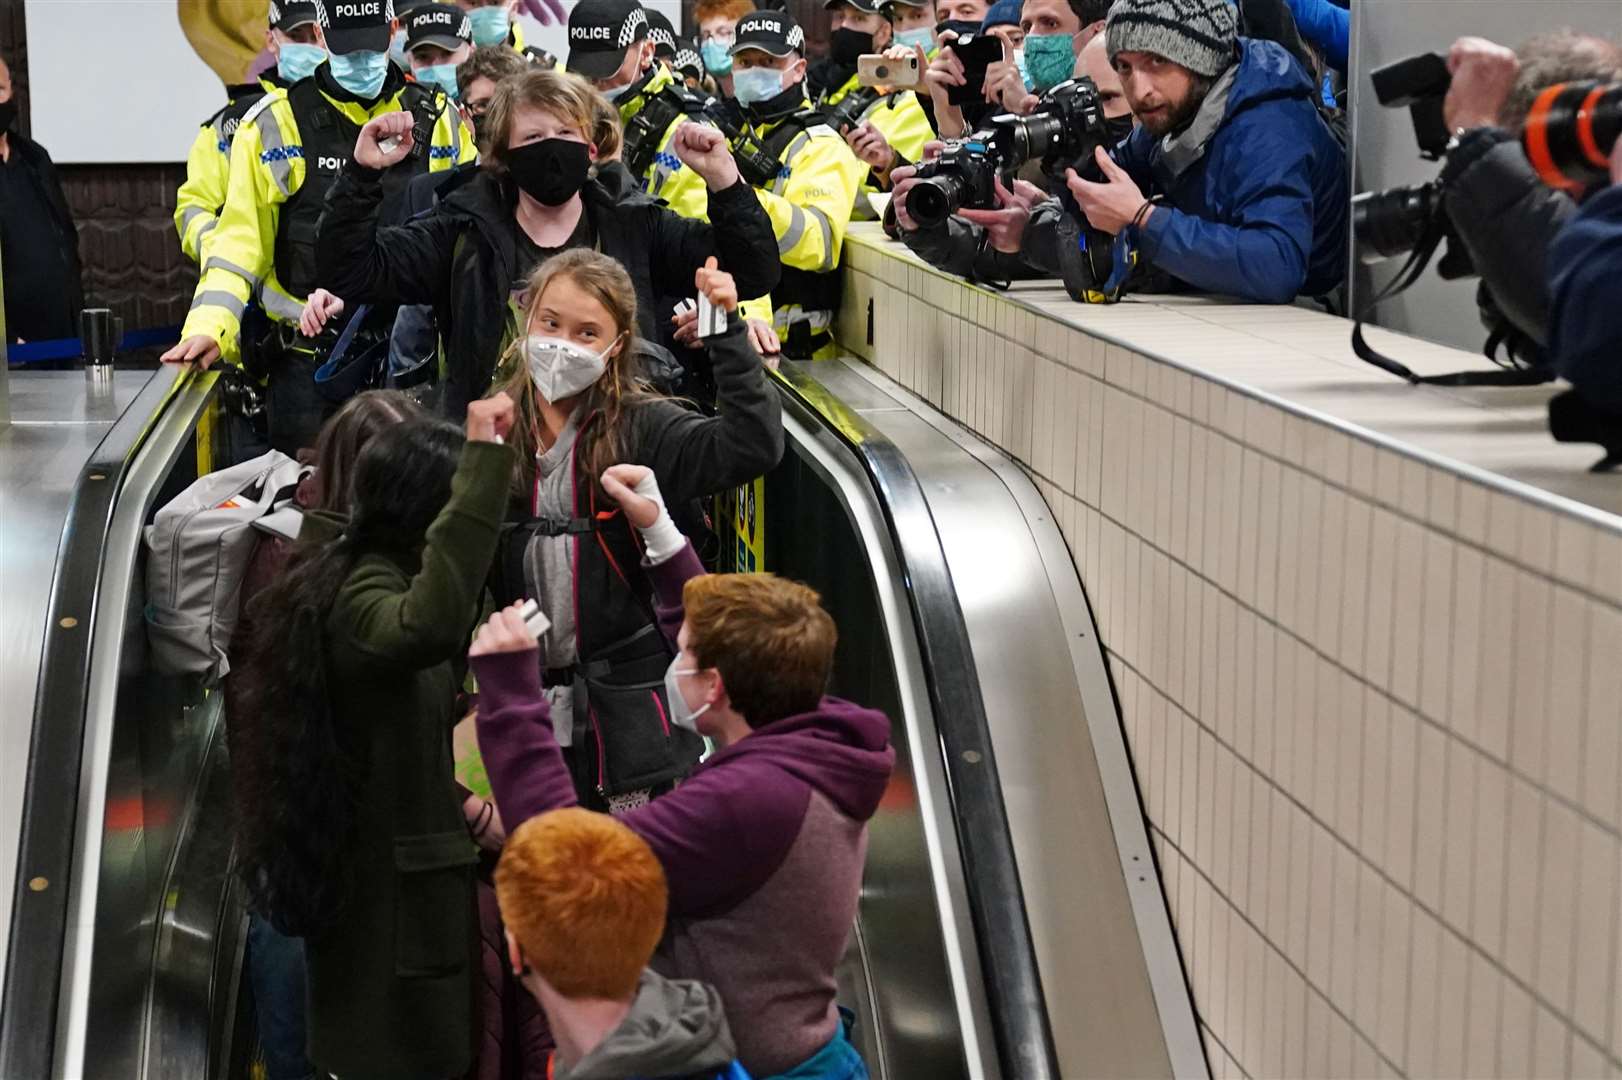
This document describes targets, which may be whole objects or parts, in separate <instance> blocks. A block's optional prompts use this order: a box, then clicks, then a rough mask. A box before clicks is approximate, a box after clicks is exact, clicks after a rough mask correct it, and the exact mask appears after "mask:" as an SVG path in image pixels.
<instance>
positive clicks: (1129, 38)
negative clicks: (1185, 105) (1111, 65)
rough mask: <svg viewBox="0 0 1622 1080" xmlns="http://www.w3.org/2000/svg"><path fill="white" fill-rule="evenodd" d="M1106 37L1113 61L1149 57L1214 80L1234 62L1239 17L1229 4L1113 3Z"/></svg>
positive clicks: (1221, 0) (1202, 0)
mask: <svg viewBox="0 0 1622 1080" xmlns="http://www.w3.org/2000/svg"><path fill="white" fill-rule="evenodd" d="M1104 33H1105V35H1106V36H1105V43H1106V44H1107V46H1108V48H1109V56H1110V60H1111V61H1114V59H1115V54H1116V53H1120V52H1148V53H1154V54H1155V55H1156V56H1164V57H1165V58H1166V59H1167V60H1170V61H1171V62H1172V63H1174V64H1181V65H1182V66H1183V67H1186V68H1187V69H1188V70H1190V71H1192V72H1194V73H1195V74H1196V75H1206V76H1212V77H1214V76H1216V75H1220V74H1221V73H1222V72H1224V71H1226V70H1227V68H1228V65H1230V64H1232V63H1233V60H1234V46H1235V44H1236V42H1237V41H1238V37H1239V16H1238V13H1237V12H1236V11H1235V10H1234V6H1233V4H1232V3H1231V0H1115V6H1114V7H1112V8H1110V9H1109V22H1108V23H1107V24H1106V26H1105V30H1104Z"/></svg>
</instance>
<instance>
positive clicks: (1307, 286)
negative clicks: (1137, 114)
mask: <svg viewBox="0 0 1622 1080" xmlns="http://www.w3.org/2000/svg"><path fill="white" fill-rule="evenodd" d="M1239 48H1240V57H1239V71H1238V73H1237V75H1236V76H1235V78H1234V82H1233V86H1232V89H1231V91H1230V92H1229V94H1228V105H1227V112H1226V115H1225V116H1224V117H1223V120H1222V124H1221V126H1220V127H1218V128H1217V130H1216V131H1215V132H1214V133H1213V134H1212V135H1211V137H1210V139H1209V140H1208V142H1207V144H1206V147H1205V153H1204V156H1202V157H1201V158H1200V159H1199V160H1198V161H1196V162H1194V163H1193V164H1192V165H1190V166H1188V167H1187V168H1186V169H1185V170H1184V171H1183V173H1182V174H1181V175H1180V176H1175V177H1174V176H1173V175H1172V171H1171V169H1170V168H1169V167H1168V166H1167V165H1166V163H1165V162H1164V161H1162V153H1161V145H1162V144H1161V140H1160V139H1159V138H1157V137H1156V136H1154V135H1153V134H1151V133H1150V132H1149V131H1147V130H1146V129H1144V128H1141V127H1140V128H1138V129H1137V130H1136V131H1134V132H1133V133H1132V134H1131V135H1130V136H1129V137H1128V138H1127V139H1126V140H1125V141H1124V142H1122V143H1121V145H1120V146H1119V147H1117V148H1116V150H1115V160H1116V162H1117V163H1118V164H1120V166H1121V167H1122V168H1123V169H1125V170H1126V171H1127V172H1128V173H1129V174H1131V176H1132V179H1133V180H1135V181H1137V184H1138V187H1139V188H1141V189H1142V190H1143V191H1144V193H1145V194H1148V195H1154V194H1156V193H1160V194H1164V196H1165V198H1164V199H1163V201H1162V205H1161V206H1160V207H1159V208H1158V209H1156V210H1155V212H1154V213H1153V214H1151V215H1150V216H1149V220H1148V223H1147V224H1146V225H1145V227H1144V229H1143V235H1142V236H1141V238H1140V243H1141V245H1142V251H1143V254H1144V255H1145V256H1147V257H1148V259H1149V260H1150V261H1151V262H1152V263H1154V264H1155V266H1157V267H1158V268H1160V269H1161V270H1164V271H1166V272H1167V273H1170V274H1174V275H1176V276H1177V277H1178V278H1179V279H1181V280H1182V281H1185V282H1187V283H1188V284H1189V285H1191V286H1193V287H1194V288H1196V289H1199V290H1201V291H1205V292H1215V293H1226V294H1228V295H1230V296H1241V297H1244V298H1245V299H1248V300H1257V301H1260V302H1262V303H1270V304H1286V303H1289V302H1290V301H1291V300H1293V299H1295V297H1297V296H1322V295H1324V294H1325V293H1328V292H1330V291H1331V290H1332V289H1334V288H1335V287H1336V286H1337V285H1339V284H1340V282H1341V279H1342V278H1343V277H1344V276H1345V273H1346V235H1347V217H1348V214H1349V212H1350V200H1349V196H1348V194H1347V190H1346V153H1345V151H1344V150H1343V149H1342V148H1341V146H1340V144H1339V143H1338V142H1336V141H1335V137H1334V136H1333V135H1332V134H1330V132H1329V128H1328V126H1327V125H1325V123H1324V121H1323V119H1322V118H1321V117H1320V116H1319V115H1318V109H1317V107H1316V105H1315V104H1314V101H1315V99H1316V97H1317V94H1318V87H1317V86H1316V85H1315V84H1314V83H1313V81H1312V78H1311V76H1309V75H1308V74H1307V73H1306V71H1305V70H1303V69H1302V67H1301V65H1300V64H1298V63H1296V61H1295V60H1294V59H1293V58H1292V57H1291V56H1290V54H1289V53H1288V52H1286V51H1285V50H1284V48H1283V47H1282V46H1280V45H1276V44H1274V43H1273V42H1271V41H1256V40H1253V39H1250V38H1240V39H1239Z"/></svg>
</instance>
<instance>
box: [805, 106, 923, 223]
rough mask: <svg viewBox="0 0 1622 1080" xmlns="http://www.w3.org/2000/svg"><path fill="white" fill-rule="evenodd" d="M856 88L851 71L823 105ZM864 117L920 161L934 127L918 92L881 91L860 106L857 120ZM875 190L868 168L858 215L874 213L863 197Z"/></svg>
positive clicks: (904, 154)
mask: <svg viewBox="0 0 1622 1080" xmlns="http://www.w3.org/2000/svg"><path fill="white" fill-rule="evenodd" d="M860 88H861V84H860V82H858V81H857V77H856V76H855V75H852V76H851V77H850V79H849V80H848V81H847V82H846V83H845V85H843V86H841V87H840V88H839V89H837V90H835V91H834V92H833V93H831V94H829V95H828V97H827V100H826V101H825V102H824V103H823V105H824V108H832V107H833V106H835V105H838V104H839V103H840V102H841V101H843V100H844V99H845V97H846V95H848V94H850V93H851V92H852V91H854V90H857V89H860ZM864 120H865V121H867V122H868V123H870V124H872V125H873V126H874V127H875V128H877V129H878V131H879V134H881V135H883V136H884V138H885V140H886V141H888V142H889V144H890V147H891V148H892V149H893V150H895V152H896V153H897V154H899V155H901V157H903V158H905V159H906V160H907V161H909V162H915V163H916V162H919V161H922V160H923V159H924V144H925V143H927V142H929V141H930V140H931V139H933V138H935V129H934V128H932V127H930V125H929V114H928V113H926V112H924V107H923V105H922V104H921V103H920V102H919V101H918V95H917V94H915V93H914V92H913V91H911V90H893V91H891V92H889V93H887V94H884V95H881V96H880V97H879V99H878V100H877V101H875V102H873V104H871V105H869V106H868V107H867V108H866V109H864V110H862V114H861V116H860V117H859V118H858V119H857V123H861V122H862V121H864ZM878 190H879V186H878V184H877V183H876V182H875V181H874V179H873V176H872V173H871V170H870V171H869V174H868V175H867V177H866V178H865V179H864V180H863V182H862V194H861V197H860V198H859V199H858V201H857V205H856V216H857V217H858V218H865V219H871V218H875V217H877V216H878V214H877V213H876V212H875V208H874V207H873V206H872V205H871V204H870V203H869V202H868V199H867V196H868V195H870V194H872V193H874V192H876V191H878Z"/></svg>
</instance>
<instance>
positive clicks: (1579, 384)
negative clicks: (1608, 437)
mask: <svg viewBox="0 0 1622 1080" xmlns="http://www.w3.org/2000/svg"><path fill="white" fill-rule="evenodd" d="M1549 273H1550V276H1551V278H1552V285H1551V291H1552V297H1553V302H1552V304H1551V305H1550V308H1549V352H1550V355H1551V356H1552V357H1553V358H1554V367H1555V370H1556V371H1558V372H1560V374H1561V375H1562V376H1563V377H1564V378H1565V380H1566V381H1567V382H1569V383H1571V385H1572V386H1574V387H1576V388H1577V391H1578V393H1580V394H1581V395H1582V396H1583V397H1584V398H1585V399H1587V400H1588V401H1589V402H1590V403H1591V404H1592V405H1594V406H1595V407H1597V408H1599V409H1602V410H1604V411H1605V412H1608V413H1614V414H1617V415H1622V304H1619V303H1618V302H1617V301H1618V297H1619V296H1622V288H1619V283H1622V187H1608V188H1606V189H1605V190H1603V191H1601V192H1599V193H1598V194H1597V195H1594V196H1592V197H1591V198H1590V199H1589V200H1588V201H1587V202H1585V203H1583V208H1582V209H1581V210H1579V211H1578V212H1577V216H1576V217H1574V218H1572V219H1571V221H1570V222H1568V223H1567V224H1566V227H1565V228H1563V229H1561V230H1560V232H1559V234H1558V235H1557V236H1556V237H1555V238H1554V241H1553V242H1552V243H1551V244H1550V245H1549Z"/></svg>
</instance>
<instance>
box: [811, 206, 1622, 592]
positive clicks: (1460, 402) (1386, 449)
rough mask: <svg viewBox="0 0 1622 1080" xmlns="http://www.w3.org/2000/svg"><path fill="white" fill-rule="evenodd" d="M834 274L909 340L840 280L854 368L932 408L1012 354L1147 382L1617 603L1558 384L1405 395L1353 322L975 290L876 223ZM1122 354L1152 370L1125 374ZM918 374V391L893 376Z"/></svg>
mask: <svg viewBox="0 0 1622 1080" xmlns="http://www.w3.org/2000/svg"><path fill="white" fill-rule="evenodd" d="M844 265H845V266H846V267H847V269H850V270H855V271H857V272H858V274H856V275H849V276H850V278H851V284H852V285H855V284H858V283H859V282H860V281H861V279H862V277H863V276H865V277H870V278H872V279H873V280H874V281H875V282H881V283H883V284H884V285H886V286H888V287H889V288H891V289H894V290H896V291H897V293H898V294H899V295H900V296H901V297H904V298H905V303H904V304H903V305H901V306H900V307H899V308H898V309H897V310H895V311H893V312H887V313H886V315H887V317H885V318H882V319H876V320H875V326H874V330H875V333H876V335H877V337H878V339H879V340H878V342H877V343H876V344H879V345H882V344H883V343H884V342H885V341H886V340H888V341H889V342H891V343H892V344H894V345H897V346H899V345H901V344H903V343H910V344H911V346H912V347H911V348H906V349H901V348H897V349H893V350H887V349H884V348H875V347H872V346H868V345H867V344H866V336H867V327H866V318H867V307H866V300H867V293H865V292H863V293H862V295H859V296H858V295H853V294H852V292H851V289H850V288H849V287H847V295H846V301H847V302H846V303H845V304H844V307H843V309H842V310H841V313H840V338H839V339H840V342H841V344H842V345H844V346H845V348H846V349H848V350H849V351H851V352H853V353H855V354H856V355H859V356H862V357H863V358H864V359H868V360H873V359H874V358H875V357H876V356H877V357H882V358H883V360H882V361H881V366H886V367H887V366H888V365H889V364H891V363H893V364H896V365H898V368H897V371H896V372H890V373H891V374H892V375H897V376H898V377H901V381H902V382H904V383H907V384H908V385H909V386H911V387H912V388H913V389H914V390H915V392H917V393H919V394H920V395H921V396H923V397H926V398H928V399H929V400H930V401H931V402H932V403H934V404H935V405H937V406H940V405H941V404H942V399H943V395H945V394H946V393H947V392H948V388H947V387H945V386H944V385H943V384H942V381H941V380H942V378H943V376H944V374H945V372H946V371H947V370H948V369H952V370H954V371H955V373H956V375H957V377H958V379H959V380H960V381H962V380H963V379H966V378H979V379H981V380H982V382H986V389H990V387H991V385H992V383H993V382H994V380H995V379H996V378H997V376H998V374H999V373H998V372H995V371H993V370H991V368H990V367H989V366H988V367H986V369H985V370H979V369H977V368H976V365H977V364H981V363H986V364H1000V363H1001V362H1002V361H1007V362H1009V363H1010V368H1009V370H1006V371H1003V372H1001V373H1000V374H1001V375H1002V376H1003V377H1004V378H1008V377H1012V376H1014V375H1016V374H1017V366H1018V363H1019V362H1020V360H1021V359H1022V356H1021V354H1022V353H1024V352H1034V353H1035V354H1037V355H1039V356H1045V357H1048V358H1050V359H1052V360H1054V361H1057V362H1058V363H1060V364H1062V365H1064V366H1066V367H1069V368H1071V369H1073V370H1076V371H1079V372H1083V373H1087V374H1091V375H1094V376H1096V377H1097V378H1099V379H1101V380H1103V381H1104V382H1106V383H1111V384H1115V385H1119V386H1121V387H1122V388H1123V389H1125V390H1128V391H1130V392H1133V393H1135V394H1137V395H1139V396H1143V395H1144V393H1145V391H1146V390H1147V384H1148V380H1150V379H1154V380H1155V381H1156V383H1157V386H1158V384H1161V383H1164V384H1166V388H1167V390H1168V392H1171V393H1174V394H1175V395H1176V401H1177V402H1178V404H1180V405H1181V406H1183V408H1181V409H1179V411H1181V412H1185V413H1189V414H1190V415H1195V416H1196V418H1197V419H1199V420H1201V421H1202V422H1209V423H1210V424H1211V425H1212V426H1213V427H1215V428H1217V429H1219V430H1221V431H1224V432H1226V433H1227V434H1229V435H1231V436H1232V437H1233V438H1235V439H1238V440H1240V441H1242V442H1245V443H1247V444H1249V445H1251V446H1254V447H1255V448H1256V449H1258V450H1259V451H1261V452H1264V453H1269V454H1271V455H1273V456H1275V457H1279V458H1281V459H1283V460H1288V461H1291V462H1294V463H1297V464H1300V465H1303V466H1304V467H1306V468H1307V469H1309V470H1311V471H1315V472H1321V473H1323V475H1324V476H1325V478H1326V480H1328V481H1330V482H1332V483H1337V484H1340V485H1343V486H1345V487H1346V488H1347V489H1348V490H1350V491H1353V492H1356V493H1358V494H1360V495H1363V496H1365V497H1367V498H1370V499H1372V500H1374V501H1375V502H1378V503H1380V504H1383V505H1386V506H1389V507H1391V508H1393V509H1394V510H1397V511H1399V512H1400V513H1402V514H1404V515H1407V516H1409V517H1412V518H1414V519H1415V520H1419V521H1424V522H1427V523H1428V524H1430V525H1433V526H1435V527H1437V528H1440V529H1443V530H1445V531H1448V532H1452V533H1454V534H1456V535H1457V536H1458V537H1459V538H1460V539H1462V540H1464V541H1465V542H1467V543H1471V544H1475V545H1479V546H1483V547H1486V548H1488V549H1491V550H1495V551H1497V552H1498V553H1499V554H1501V555H1503V556H1504V557H1506V558H1509V559H1511V560H1512V561H1515V562H1518V563H1520V564H1521V565H1524V566H1526V567H1527V568H1528V569H1530V570H1533V571H1535V572H1537V573H1540V574H1547V575H1549V576H1551V577H1554V578H1555V579H1557V580H1560V581H1564V582H1565V583H1567V584H1569V585H1571V586H1573V587H1575V588H1578V589H1581V590H1583V591H1585V592H1595V593H1598V594H1600V595H1603V596H1605V597H1606V598H1607V599H1609V600H1610V601H1611V602H1612V603H1614V604H1617V605H1619V606H1622V472H1617V473H1611V474H1595V473H1591V472H1589V471H1588V467H1589V466H1590V465H1592V464H1593V463H1594V461H1596V460H1597V459H1598V458H1599V456H1600V451H1599V449H1598V448H1597V447H1594V446H1591V445H1587V444H1584V445H1573V444H1562V443H1557V442H1555V441H1554V440H1553V439H1552V438H1551V437H1550V436H1549V433H1548V424H1547V416H1546V405H1547V402H1548V399H1549V398H1550V397H1552V396H1553V395H1554V394H1555V393H1556V392H1557V391H1556V389H1554V388H1551V387H1547V386H1544V387H1473V388H1462V387H1461V388H1453V387H1448V388H1443V387H1431V386H1421V387H1415V386H1409V385H1407V384H1406V383H1403V382H1402V381H1401V380H1399V379H1396V378H1394V377H1393V376H1390V375H1387V374H1386V373H1385V372H1382V371H1379V370H1377V369H1375V368H1373V367H1371V366H1370V365H1369V364H1366V363H1364V362H1363V361H1362V360H1359V359H1358V358H1357V356H1356V355H1355V354H1354V353H1353V352H1352V349H1351V343H1350V330H1351V323H1350V322H1348V321H1347V320H1344V319H1339V318H1335V317H1333V316H1330V315H1326V314H1323V313H1321V312H1319V311H1316V310H1309V309H1307V308H1304V307H1273V306H1262V305H1254V304H1236V303H1231V302H1230V303H1224V302H1222V301H1220V300H1217V299H1210V298H1203V297H1161V298H1154V299H1139V298H1133V299H1129V300H1127V301H1125V302H1123V303H1120V304H1114V305H1087V304H1077V303H1074V302H1072V301H1071V300H1070V298H1069V297H1068V296H1066V295H1065V294H1064V291H1063V289H1061V288H1060V287H1058V283H1057V282H1051V283H1043V282H1028V283H1017V284H1015V285H1014V286H1013V287H1011V288H1009V289H1007V290H1005V291H998V290H994V289H988V288H981V287H978V286H973V285H969V284H967V283H966V282H964V281H963V280H962V279H961V278H957V277H953V276H951V275H949V274H944V273H941V272H940V271H938V270H936V269H935V268H933V267H931V266H930V265H929V264H927V263H925V262H924V261H923V260H921V259H919V258H918V257H917V256H915V255H914V254H913V253H912V252H910V251H908V250H907V249H906V248H905V247H904V246H903V245H901V244H899V243H896V242H893V241H891V240H889V239H888V238H886V237H885V236H884V234H883V232H882V231H881V229H880V228H879V226H878V224H877V223H874V222H861V223H852V224H851V226H850V232H849V234H848V236H847V240H846V245H845V254H844ZM857 291H861V290H857ZM924 308H933V309H936V310H940V311H946V312H951V313H953V314H954V315H956V316H958V317H959V318H960V319H961V320H963V321H964V322H965V323H970V324H973V325H974V326H975V327H978V328H980V329H982V330H984V331H986V333H984V334H976V335H970V338H969V339H968V340H965V341H963V342H953V343H949V342H947V341H945V340H943V339H940V338H939V337H938V336H937V337H933V338H931V337H930V336H929V335H931V334H932V333H934V329H933V328H932V327H931V326H930V325H928V323H927V320H925V319H924V318H923V317H922V316H923V309H924ZM1067 327H1068V328H1071V329H1074V330H1080V331H1082V333H1081V334H1079V335H1078V334H1070V333H1067V332H1066V328H1067ZM1366 333H1367V337H1368V340H1369V343H1370V344H1371V345H1372V346H1374V347H1375V348H1376V349H1379V350H1380V351H1382V352H1385V353H1387V354H1388V355H1391V356H1394V357H1396V358H1398V359H1400V360H1401V361H1402V362H1403V363H1405V364H1407V365H1408V366H1409V367H1411V368H1412V369H1414V370H1415V371H1416V372H1418V373H1420V374H1422V375H1431V374H1440V373H1444V372H1450V371H1458V370H1462V369H1466V368H1483V369H1485V368H1490V367H1491V365H1490V364H1489V363H1488V362H1487V361H1486V360H1485V359H1483V358H1482V357H1480V356H1478V355H1475V354H1472V353H1467V352H1463V351H1461V350H1458V349H1453V348H1449V347H1447V346H1444V345H1437V344H1434V343H1431V342H1427V341H1421V340H1419V339H1417V338H1411V337H1407V336H1404V335H1400V334H1394V333H1390V332H1388V331H1385V330H1381V329H1378V328H1372V327H1371V328H1369V329H1368V330H1367V331H1366ZM926 341H927V342H929V343H930V345H931V346H932V347H933V348H935V349H937V350H941V349H945V348H947V347H948V346H949V345H952V346H955V349H956V352H957V355H956V357H951V356H944V355H943V356H942V361H943V363H942V364H940V365H938V366H935V367H932V368H931V369H930V370H929V371H927V372H926V371H924V370H923V367H924V366H926V365H927V360H926V358H925V352H924V351H923V350H920V349H918V348H917V346H919V345H922V344H924V343H925V342H926ZM965 346H967V349H965ZM982 348H983V349H984V350H985V352H984V353H983V354H982V353H981V352H978V351H976V350H977V349H982ZM1134 354H1136V355H1137V356H1139V357H1143V358H1147V359H1149V360H1151V361H1157V362H1158V363H1149V364H1143V363H1136V364H1134V363H1132V362H1131V360H1132V358H1133V356H1134ZM954 359H955V361H956V362H955V363H954V362H953V361H954ZM914 368H917V369H918V370H917V372H916V373H917V375H918V376H920V377H927V379H928V380H929V383H928V385H919V386H912V383H911V382H910V381H909V380H908V379H907V378H905V377H902V376H905V375H906V374H908V373H909V372H912V371H913V369H914ZM898 373H899V374H898ZM987 380H990V381H987ZM952 390H953V392H955V393H956V394H957V395H958V396H959V397H961V398H962V399H963V401H964V402H965V403H967V402H969V401H970V399H971V398H972V397H973V396H974V392H975V391H974V389H973V388H971V387H970V386H969V385H968V384H967V383H965V384H964V385H963V386H961V387H955V388H952ZM965 395H966V396H965ZM994 396H995V395H994ZM976 404H977V406H978V407H979V408H986V407H987V406H991V411H990V412H989V413H988V414H987V415H986V416H985V419H986V420H987V421H988V422H992V423H999V422H1000V423H1008V422H1012V421H1013V420H1014V419H1015V417H1014V416H1012V415H1007V416H1004V415H1002V413H1000V412H998V411H997V408H996V407H995V405H993V403H992V402H991V401H980V402H978V403H976ZM1006 404H1007V405H1008V406H1010V407H1016V408H1017V406H1018V404H1019V403H1018V402H1017V401H1016V402H1007V403H1006ZM1264 405H1271V406H1273V408H1271V409H1269V408H1263V407H1261V406H1264ZM946 411H948V412H952V411H953V410H950V409H948V410H946ZM954 415H956V413H954ZM957 418H958V419H959V420H965V417H963V416H957ZM1020 419H1021V420H1024V419H1027V418H1024V417H1020ZM970 426H971V427H974V426H975V425H974V424H973V423H970ZM977 430H979V431H980V433H981V434H982V435H985V436H986V437H987V438H989V439H991V441H993V442H997V441H998V439H997V438H996V437H995V435H994V433H992V432H989V431H986V430H985V429H982V428H977ZM1005 449H1006V448H1005ZM1015 456H1016V457H1020V459H1021V460H1022V461H1026V460H1028V459H1026V458H1024V457H1023V456H1021V455H1019V454H1016V455H1015ZM1427 466H1428V467H1429V468H1427ZM1427 474H1430V476H1429V483H1428V484H1427ZM1438 474H1439V475H1438ZM1427 488H1429V489H1430V490H1427ZM1523 517H1525V519H1526V520H1525V523H1524V525H1523V522H1522V518H1523ZM1546 534H1547V535H1546Z"/></svg>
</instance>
